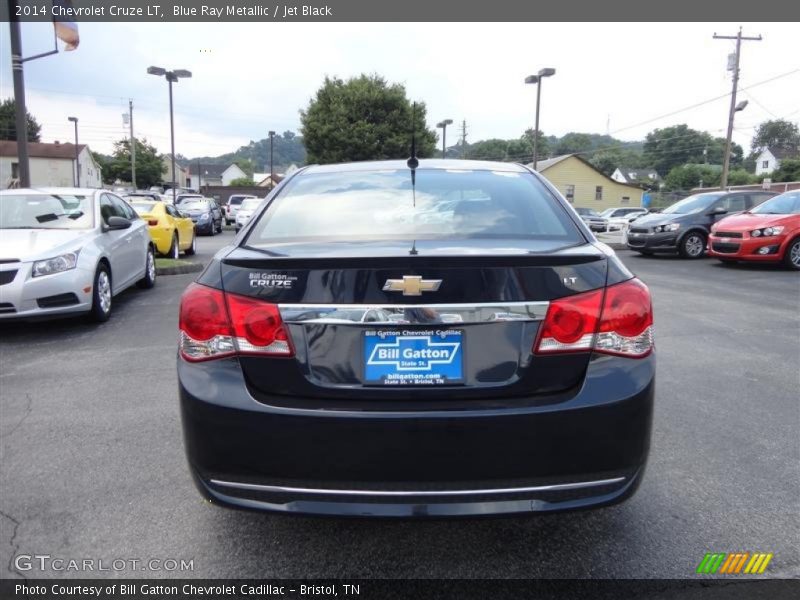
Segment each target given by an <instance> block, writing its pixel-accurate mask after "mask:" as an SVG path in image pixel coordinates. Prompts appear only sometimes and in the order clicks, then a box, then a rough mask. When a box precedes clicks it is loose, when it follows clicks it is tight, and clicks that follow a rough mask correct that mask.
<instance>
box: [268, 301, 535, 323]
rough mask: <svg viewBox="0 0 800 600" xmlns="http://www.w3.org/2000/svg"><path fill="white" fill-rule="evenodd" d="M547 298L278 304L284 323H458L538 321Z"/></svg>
mask: <svg viewBox="0 0 800 600" xmlns="http://www.w3.org/2000/svg"><path fill="white" fill-rule="evenodd" d="M548 306H550V303H549V302H479V303H467V304H279V305H278V308H279V309H280V311H281V318H282V319H283V321H284V322H285V323H331V324H339V325H365V324H369V325H376V326H391V325H432V324H445V325H460V324H464V323H490V322H497V321H541V320H542V319H544V317H545V315H546V314H547V308H548Z"/></svg>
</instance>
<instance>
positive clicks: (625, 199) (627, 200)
mask: <svg viewBox="0 0 800 600" xmlns="http://www.w3.org/2000/svg"><path fill="white" fill-rule="evenodd" d="M622 203H623V204H630V203H631V198H630V196H623V197H622Z"/></svg>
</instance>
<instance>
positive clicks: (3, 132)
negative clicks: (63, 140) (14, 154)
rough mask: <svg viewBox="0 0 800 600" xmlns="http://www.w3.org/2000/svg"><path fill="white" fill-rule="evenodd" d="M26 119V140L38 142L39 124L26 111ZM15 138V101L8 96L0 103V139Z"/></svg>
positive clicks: (40, 129) (40, 128)
mask: <svg viewBox="0 0 800 600" xmlns="http://www.w3.org/2000/svg"><path fill="white" fill-rule="evenodd" d="M26 118H27V121H28V141H29V142H38V141H39V134H40V133H41V131H42V127H41V125H39V123H38V122H37V121H36V119H35V118H34V117H33V115H31V113H29V112H27V111H26ZM16 139H17V103H16V101H15V100H14V99H13V98H8V99H6V100H3V102H2V103H0V140H16Z"/></svg>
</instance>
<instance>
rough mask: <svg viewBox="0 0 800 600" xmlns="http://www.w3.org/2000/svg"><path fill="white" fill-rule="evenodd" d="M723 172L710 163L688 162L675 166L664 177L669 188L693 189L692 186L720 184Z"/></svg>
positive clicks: (665, 184) (666, 186) (665, 185)
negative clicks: (709, 164)
mask: <svg viewBox="0 0 800 600" xmlns="http://www.w3.org/2000/svg"><path fill="white" fill-rule="evenodd" d="M721 176H722V172H721V171H720V170H719V169H718V168H717V169H715V168H713V167H710V166H708V165H697V164H687V165H680V166H677V167H674V168H673V169H672V170H671V171H670V172H669V173H667V176H666V177H665V178H664V187H665V188H666V189H667V190H691V189H692V188H696V187H700V185H701V184H702V185H703V187H714V186H718V185H719V182H720V178H721Z"/></svg>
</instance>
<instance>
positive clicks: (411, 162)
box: [406, 102, 419, 256]
mask: <svg viewBox="0 0 800 600" xmlns="http://www.w3.org/2000/svg"><path fill="white" fill-rule="evenodd" d="M416 134H417V103H416V102H414V104H413V105H412V108H411V156H410V157H409V159H408V160H407V161H406V164H407V165H408V168H409V169H411V197H412V198H413V202H414V208H416V207H417V167H418V166H419V159H418V158H417V135H416ZM408 253H409V254H410V255H412V256H415V255H417V254H419V252H418V251H417V240H416V239H415V240H414V241H413V242H412V244H411V250H409V251H408Z"/></svg>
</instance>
